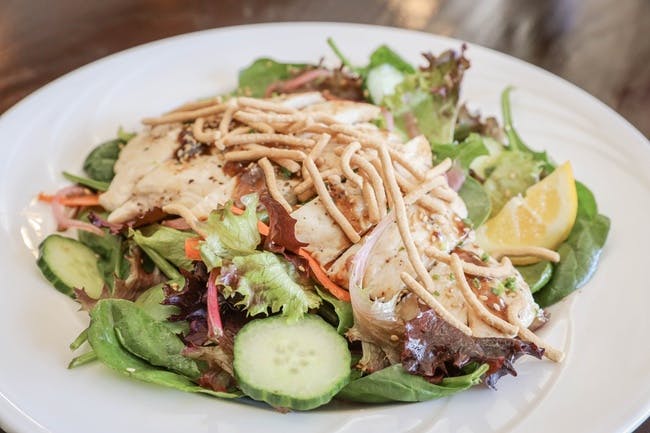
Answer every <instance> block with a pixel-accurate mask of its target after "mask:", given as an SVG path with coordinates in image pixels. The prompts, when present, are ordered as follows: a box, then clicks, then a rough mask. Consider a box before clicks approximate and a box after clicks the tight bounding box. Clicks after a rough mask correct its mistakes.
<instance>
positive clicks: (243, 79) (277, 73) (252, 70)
mask: <svg viewBox="0 0 650 433" xmlns="http://www.w3.org/2000/svg"><path fill="white" fill-rule="evenodd" d="M306 66H307V65H305V64H299V63H279V62H276V61H275V60H272V59H269V58H261V59H257V60H255V61H254V62H253V63H252V64H251V65H250V66H248V67H247V68H245V69H243V70H241V71H240V72H239V84H238V86H237V93H238V94H240V95H246V96H251V97H253V98H262V97H264V95H265V93H266V89H267V88H268V87H269V86H270V85H271V84H273V83H275V82H276V81H281V80H286V79H288V78H290V77H291V75H292V73H294V72H297V71H299V70H300V69H304V68H305V67H306Z"/></svg>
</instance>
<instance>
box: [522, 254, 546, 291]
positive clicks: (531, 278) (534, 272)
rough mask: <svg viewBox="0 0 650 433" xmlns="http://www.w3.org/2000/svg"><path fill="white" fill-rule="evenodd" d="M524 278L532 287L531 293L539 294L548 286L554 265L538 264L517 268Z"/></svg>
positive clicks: (543, 262)
mask: <svg viewBox="0 0 650 433" xmlns="http://www.w3.org/2000/svg"><path fill="white" fill-rule="evenodd" d="M516 268H517V270H518V271H519V273H520V274H521V276H522V278H523V279H524V281H525V282H526V284H528V287H530V292H531V293H536V292H538V291H539V290H540V289H541V288H542V287H544V286H545V285H546V283H548V282H549V281H550V279H551V276H552V275H553V265H551V263H550V262H545V261H542V262H538V263H535V264H534V265H527V266H516Z"/></svg>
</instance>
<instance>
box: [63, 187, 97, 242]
mask: <svg viewBox="0 0 650 433" xmlns="http://www.w3.org/2000/svg"><path fill="white" fill-rule="evenodd" d="M85 194H86V190H85V189H84V188H82V187H80V186H68V187H65V188H62V189H60V190H59V191H57V193H56V194H54V197H53V199H52V203H51V206H52V214H53V215H54V219H55V220H56V224H57V227H58V229H59V230H66V229H69V228H76V229H78V230H85V231H87V232H91V233H94V234H96V235H99V236H104V231H103V230H102V229H100V228H98V227H95V226H94V225H92V224H90V223H87V222H85V221H79V220H77V219H74V218H71V217H70V216H69V215H67V214H66V208H65V206H64V205H63V204H61V200H62V199H63V198H65V197H70V196H78V195H85Z"/></svg>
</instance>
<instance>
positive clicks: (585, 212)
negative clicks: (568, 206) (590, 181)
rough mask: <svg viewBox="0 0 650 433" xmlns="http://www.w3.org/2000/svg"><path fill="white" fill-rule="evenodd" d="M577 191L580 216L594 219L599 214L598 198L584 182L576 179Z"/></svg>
mask: <svg viewBox="0 0 650 433" xmlns="http://www.w3.org/2000/svg"><path fill="white" fill-rule="evenodd" d="M576 193H577V195H578V216H582V217H584V218H586V219H592V218H594V217H595V216H596V215H598V204H596V198H595V197H594V194H593V193H592V192H591V191H590V190H589V188H587V187H586V186H585V184H584V183H582V182H578V181H576Z"/></svg>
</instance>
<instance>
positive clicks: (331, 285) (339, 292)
mask: <svg viewBox="0 0 650 433" xmlns="http://www.w3.org/2000/svg"><path fill="white" fill-rule="evenodd" d="M231 211H232V213H234V214H235V215H241V214H243V213H244V211H243V210H241V209H239V208H238V207H235V206H233V207H232V208H231ZM257 230H258V231H259V232H260V234H261V235H262V236H268V234H269V226H267V225H266V224H264V223H263V222H262V221H258V222H257ZM200 241H201V238H189V239H186V240H185V256H186V257H187V258H188V259H190V260H201V253H200V252H199V242H200ZM298 255H299V256H301V257H304V258H305V259H306V260H307V263H308V264H309V268H310V269H311V270H312V272H313V274H314V276H315V277H316V279H317V280H318V282H319V283H320V284H321V285H322V286H323V287H325V288H326V289H327V290H328V291H329V292H330V293H331V294H332V295H334V296H335V297H336V298H337V299H340V300H341V301H346V302H350V293H349V292H348V291H347V290H345V289H344V288H342V287H340V286H339V285H338V284H336V283H335V282H334V281H332V280H330V278H329V277H328V276H327V274H326V273H325V271H323V268H321V266H320V264H319V263H318V262H317V261H316V259H314V258H313V257H312V256H311V254H309V253H308V252H307V251H305V250H304V249H302V248H300V249H299V250H298Z"/></svg>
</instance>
